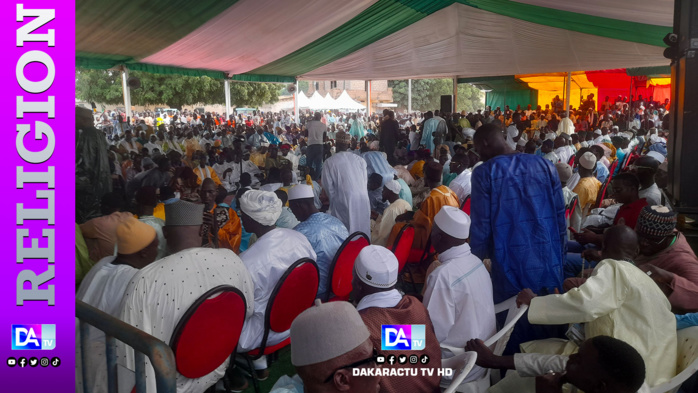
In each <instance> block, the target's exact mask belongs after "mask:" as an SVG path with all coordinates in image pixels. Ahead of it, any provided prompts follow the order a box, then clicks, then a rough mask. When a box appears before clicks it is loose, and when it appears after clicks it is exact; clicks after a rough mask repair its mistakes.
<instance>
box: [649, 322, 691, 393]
mask: <svg viewBox="0 0 698 393" xmlns="http://www.w3.org/2000/svg"><path fill="white" fill-rule="evenodd" d="M677 336H678V337H677V338H678V339H677V343H678V347H679V348H678V349H679V350H678V352H677V353H678V357H677V360H676V371H677V372H678V374H677V375H676V376H675V377H674V378H672V379H671V380H669V381H667V382H664V383H663V384H661V385H657V386H654V387H653V388H652V389H651V390H650V391H651V392H652V393H676V392H678V391H679V388H680V387H681V384H682V383H684V382H686V380H687V379H688V378H690V377H691V376H692V375H693V374H695V373H696V371H698V326H692V327H689V328H686V329H681V330H679V331H678V332H677Z"/></svg>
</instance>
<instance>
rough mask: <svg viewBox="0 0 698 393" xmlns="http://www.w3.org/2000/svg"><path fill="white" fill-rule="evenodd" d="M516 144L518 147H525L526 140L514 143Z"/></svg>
mask: <svg viewBox="0 0 698 393" xmlns="http://www.w3.org/2000/svg"><path fill="white" fill-rule="evenodd" d="M516 144H517V145H519V146H526V140H525V139H523V138H521V139H519V141H518V142H516Z"/></svg>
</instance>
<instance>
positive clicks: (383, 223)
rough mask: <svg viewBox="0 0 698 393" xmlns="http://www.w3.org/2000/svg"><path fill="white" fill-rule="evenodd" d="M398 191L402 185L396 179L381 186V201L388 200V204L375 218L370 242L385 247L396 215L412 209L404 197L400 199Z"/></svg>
mask: <svg viewBox="0 0 698 393" xmlns="http://www.w3.org/2000/svg"><path fill="white" fill-rule="evenodd" d="M400 191H402V186H401V185H400V183H398V181H397V180H391V181H389V182H387V183H385V185H384V186H383V195H382V200H383V202H390V205H389V206H388V207H386V208H385V210H384V211H383V214H381V216H380V217H379V218H378V219H377V220H376V225H375V227H374V229H373V235H372V236H371V238H372V239H373V241H372V243H373V244H376V245H379V246H383V247H386V244H387V243H388V237H389V236H390V231H391V230H392V229H393V226H395V218H397V216H399V215H401V214H403V213H405V212H407V211H410V210H412V205H410V204H409V203H408V202H407V201H405V200H404V199H400Z"/></svg>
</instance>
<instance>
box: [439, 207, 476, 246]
mask: <svg viewBox="0 0 698 393" xmlns="http://www.w3.org/2000/svg"><path fill="white" fill-rule="evenodd" d="M434 224H436V226H437V227H439V229H441V230H442V231H443V232H444V233H446V234H447V235H449V236H453V237H455V238H456V239H467V238H468V237H469V236H470V217H468V215H467V214H465V212H463V211H462V210H461V209H458V208H457V207H453V206H444V207H442V208H441V210H439V212H438V213H437V214H436V216H434Z"/></svg>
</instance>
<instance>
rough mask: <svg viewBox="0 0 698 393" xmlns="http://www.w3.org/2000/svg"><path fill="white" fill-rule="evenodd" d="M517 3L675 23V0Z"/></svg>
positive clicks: (532, 0) (521, 0) (520, 0)
mask: <svg viewBox="0 0 698 393" xmlns="http://www.w3.org/2000/svg"><path fill="white" fill-rule="evenodd" d="M514 1H515V2H517V3H524V4H530V5H535V6H539V7H546V8H553V9H558V10H563V11H569V12H577V13H580V14H588V15H593V16H600V17H604V18H611V19H618V20H625V21H628V22H638V23H645V24H648V25H658V26H667V27H669V26H672V25H673V24H674V14H673V12H666V11H667V10H673V9H674V0H613V1H608V0H584V1H560V0H514Z"/></svg>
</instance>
